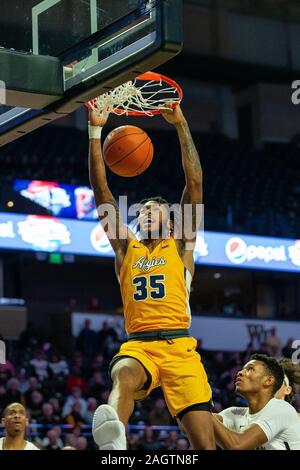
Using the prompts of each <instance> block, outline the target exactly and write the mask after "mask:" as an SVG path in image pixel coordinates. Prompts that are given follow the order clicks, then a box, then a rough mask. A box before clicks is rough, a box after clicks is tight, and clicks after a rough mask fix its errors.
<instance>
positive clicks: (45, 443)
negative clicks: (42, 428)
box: [42, 426, 64, 449]
mask: <svg viewBox="0 0 300 470" xmlns="http://www.w3.org/2000/svg"><path fill="white" fill-rule="evenodd" d="M51 431H53V432H54V433H56V443H57V445H58V447H59V449H62V448H63V446H64V443H63V440H62V430H61V427H60V426H53V428H52V429H51ZM49 444H50V440H49V437H48V435H47V436H46V437H45V438H44V439H43V441H42V447H43V448H44V449H45V448H46V447H47V446H48V445H49Z"/></svg>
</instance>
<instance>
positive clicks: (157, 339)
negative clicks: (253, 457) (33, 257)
mask: <svg viewBox="0 0 300 470" xmlns="http://www.w3.org/2000/svg"><path fill="white" fill-rule="evenodd" d="M162 115H163V117H164V118H165V120H166V121H167V122H168V123H170V124H173V125H174V126H175V129H176V131H177V134H178V137H179V141H180V145H181V152H182V165H183V170H184V174H185V188H184V191H183V194H182V198H181V208H182V210H184V208H185V207H187V206H186V204H189V205H190V206H189V207H192V208H193V221H192V222H193V225H194V227H193V228H194V229H197V227H196V225H197V222H196V218H195V213H196V206H197V204H200V203H202V169H201V165H200V160H199V155H198V153H197V150H196V148H195V145H194V142H193V139H192V136H191V134H190V130H189V127H188V124H187V121H186V119H185V117H184V115H183V113H182V111H181V108H180V106H179V105H177V106H176V107H175V108H173V107H172V106H171V105H170V106H169V109H167V110H165V111H164V112H162ZM106 120H107V116H106V117H104V116H103V117H97V116H96V115H95V114H94V113H93V112H91V113H90V122H89V136H90V153H89V172H90V182H91V185H92V188H93V191H94V196H95V201H96V204H97V207H98V211H99V207H101V205H103V204H109V205H112V206H113V207H114V209H115V212H116V214H117V217H111V218H110V216H109V215H108V216H106V217H105V223H104V219H103V218H102V217H101V216H100V214H99V217H100V220H101V221H102V225H103V227H104V229H105V231H106V233H107V236H108V238H109V240H110V243H111V246H112V248H113V250H114V252H115V268H116V273H117V276H118V278H119V282H120V288H121V295H122V300H123V304H124V316H125V327H126V332H127V335H128V342H126V343H124V344H123V345H122V346H121V348H120V351H119V353H118V354H117V355H116V356H115V357H114V358H113V359H112V361H111V364H110V374H111V378H112V382H113V387H112V391H111V394H110V396H109V400H108V403H109V404H108V405H101V406H100V407H99V408H98V409H97V410H96V413H95V415H94V421H93V436H94V439H95V442H96V443H97V444H98V446H99V448H100V449H102V450H104V449H107V450H111V449H119V450H122V449H126V437H125V426H126V424H127V423H128V420H129V418H130V416H131V414H132V412H133V409H134V401H135V400H143V399H144V398H146V397H147V396H148V395H149V394H150V392H151V391H152V390H153V389H154V388H156V387H159V386H161V387H162V390H163V393H164V397H165V400H166V403H167V406H168V408H169V411H170V413H171V414H172V416H174V417H176V418H177V419H178V420H180V422H181V426H182V427H183V429H184V431H185V433H186V435H187V437H188V438H189V441H190V444H191V446H192V448H193V449H197V450H198V449H215V440H214V432H213V424H212V415H211V388H210V386H209V384H208V381H207V376H206V373H205V370H204V367H203V365H202V363H201V360H200V356H199V354H198V353H197V352H196V350H195V349H196V340H195V339H194V338H192V337H191V336H190V335H189V331H188V328H189V326H190V322H191V316H190V307H189V293H190V284H191V280H192V277H193V274H194V260H193V250H194V247H195V242H196V237H195V236H194V237H193V239H192V240H187V238H185V237H184V236H181V238H179V237H176V236H174V234H176V225H173V222H172V220H171V217H170V212H169V206H168V204H167V203H166V201H164V200H163V199H161V198H150V199H149V200H146V201H142V203H143V205H142V208H141V210H140V212H139V218H138V224H139V232H140V239H139V240H138V239H137V238H136V237H135V236H134V235H133V233H132V232H131V231H130V229H129V228H128V227H127V226H125V225H123V224H122V223H121V224H120V225H119V217H120V216H119V210H118V207H117V204H116V201H115V199H114V197H113V195H112V193H111V191H110V189H109V187H108V184H107V180H106V172H105V165H104V161H103V157H102V151H101V145H100V140H99V137H100V132H101V129H100V128H101V127H103V126H104V125H105V123H106ZM116 218H117V223H116V225H117V227H120V228H119V229H118V230H116V229H115V219H116ZM181 220H182V219H181ZM180 228H182V227H180ZM150 232H151V237H150V236H149V234H150ZM195 232H196V230H194V233H195ZM177 233H178V232H177Z"/></svg>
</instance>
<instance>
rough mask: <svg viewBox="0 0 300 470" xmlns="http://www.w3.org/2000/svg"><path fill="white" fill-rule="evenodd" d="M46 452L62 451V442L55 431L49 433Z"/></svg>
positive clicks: (45, 444)
mask: <svg viewBox="0 0 300 470" xmlns="http://www.w3.org/2000/svg"><path fill="white" fill-rule="evenodd" d="M43 448H44V450H60V449H62V446H61V442H59V438H58V436H57V432H56V431H55V430H54V429H50V431H48V432H47V441H46V440H44V444H43Z"/></svg>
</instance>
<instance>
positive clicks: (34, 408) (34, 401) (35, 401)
mask: <svg viewBox="0 0 300 470" xmlns="http://www.w3.org/2000/svg"><path fill="white" fill-rule="evenodd" d="M43 399H44V398H43V395H42V394H41V393H40V392H38V391H37V390H35V391H34V392H32V393H31V397H30V404H28V405H27V407H28V408H29V410H30V413H31V417H32V419H38V418H40V417H41V416H42V403H43Z"/></svg>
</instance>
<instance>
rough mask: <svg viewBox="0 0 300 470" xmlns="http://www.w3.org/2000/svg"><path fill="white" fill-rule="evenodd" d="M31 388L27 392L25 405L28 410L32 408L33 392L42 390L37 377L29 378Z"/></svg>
mask: <svg viewBox="0 0 300 470" xmlns="http://www.w3.org/2000/svg"><path fill="white" fill-rule="evenodd" d="M28 382H29V388H28V390H27V392H25V395H24V397H25V404H26V407H27V408H30V407H31V405H32V392H34V391H36V390H37V391H40V390H41V384H40V383H39V382H38V379H37V378H36V377H29V380H28Z"/></svg>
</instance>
